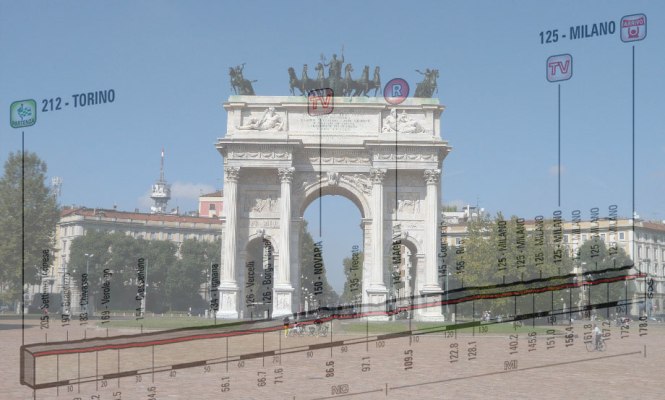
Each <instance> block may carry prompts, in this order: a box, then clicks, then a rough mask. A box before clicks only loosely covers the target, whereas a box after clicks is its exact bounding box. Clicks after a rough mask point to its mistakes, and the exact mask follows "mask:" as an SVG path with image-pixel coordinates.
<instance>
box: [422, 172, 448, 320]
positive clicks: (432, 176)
mask: <svg viewBox="0 0 665 400" xmlns="http://www.w3.org/2000/svg"><path fill="white" fill-rule="evenodd" d="M440 176H441V170H440V169H428V170H425V173H424V177H425V183H426V184H427V195H426V198H425V210H426V212H425V235H424V239H425V268H424V274H423V275H424V277H423V279H422V280H421V282H422V285H423V286H422V288H421V289H420V294H422V295H425V296H427V295H428V294H431V295H430V296H428V297H427V298H423V299H422V301H424V302H438V301H440V300H441V293H442V290H441V287H440V286H439V280H438V275H437V274H438V269H437V262H438V254H439V253H438V252H439V247H438V246H437V242H438V240H437V238H438V237H439V236H438V235H439V177H440ZM420 315H421V318H422V319H425V320H441V319H443V316H442V314H441V306H435V307H428V308H423V309H421V313H420Z"/></svg>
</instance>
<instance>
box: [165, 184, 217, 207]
mask: <svg viewBox="0 0 665 400" xmlns="http://www.w3.org/2000/svg"><path fill="white" fill-rule="evenodd" d="M214 191H215V188H214V187H213V186H211V185H207V184H205V183H189V182H175V183H173V185H171V197H173V199H174V200H175V199H178V200H196V201H197V202H198V200H199V196H200V195H202V194H206V193H212V192H214Z"/></svg>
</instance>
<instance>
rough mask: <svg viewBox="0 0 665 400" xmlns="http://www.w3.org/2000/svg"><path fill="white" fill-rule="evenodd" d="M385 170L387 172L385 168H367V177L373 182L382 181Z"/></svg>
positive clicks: (378, 182)
mask: <svg viewBox="0 0 665 400" xmlns="http://www.w3.org/2000/svg"><path fill="white" fill-rule="evenodd" d="M386 172H388V170H387V169H385V168H372V169H370V170H369V177H370V179H371V180H372V182H373V183H376V184H380V183H383V180H384V179H385V177H386Z"/></svg>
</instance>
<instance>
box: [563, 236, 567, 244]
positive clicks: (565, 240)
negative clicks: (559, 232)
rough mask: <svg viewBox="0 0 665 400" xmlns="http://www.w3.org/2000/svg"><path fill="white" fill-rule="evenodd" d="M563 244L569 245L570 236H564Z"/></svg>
mask: <svg viewBox="0 0 665 400" xmlns="http://www.w3.org/2000/svg"><path fill="white" fill-rule="evenodd" d="M563 242H564V243H568V235H563Z"/></svg>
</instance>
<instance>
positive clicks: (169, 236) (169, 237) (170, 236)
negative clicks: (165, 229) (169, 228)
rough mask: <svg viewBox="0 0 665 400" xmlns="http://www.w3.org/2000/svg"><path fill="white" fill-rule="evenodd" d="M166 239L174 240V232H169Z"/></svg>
mask: <svg viewBox="0 0 665 400" xmlns="http://www.w3.org/2000/svg"><path fill="white" fill-rule="evenodd" d="M166 239H167V240H172V239H173V234H172V233H170V232H169V233H168V234H167V235H166Z"/></svg>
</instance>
